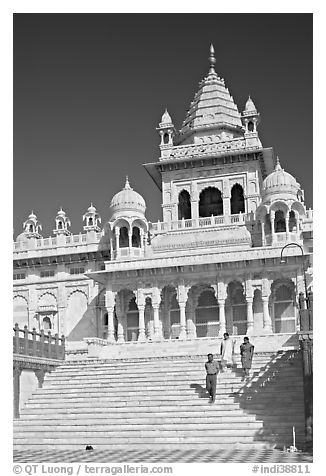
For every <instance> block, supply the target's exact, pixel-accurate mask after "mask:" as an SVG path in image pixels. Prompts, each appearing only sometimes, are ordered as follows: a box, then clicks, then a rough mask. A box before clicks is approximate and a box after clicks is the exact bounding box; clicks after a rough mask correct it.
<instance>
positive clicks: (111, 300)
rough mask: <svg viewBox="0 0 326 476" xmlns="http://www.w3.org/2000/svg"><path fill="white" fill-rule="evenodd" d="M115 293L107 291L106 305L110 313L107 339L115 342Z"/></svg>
mask: <svg viewBox="0 0 326 476" xmlns="http://www.w3.org/2000/svg"><path fill="white" fill-rule="evenodd" d="M115 294H116V293H114V292H113V291H112V290H110V289H107V290H106V291H105V307H106V310H107V313H108V337H107V340H108V341H109V342H111V343H113V342H115V337H114V304H115Z"/></svg>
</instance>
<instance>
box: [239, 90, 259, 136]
mask: <svg viewBox="0 0 326 476" xmlns="http://www.w3.org/2000/svg"><path fill="white" fill-rule="evenodd" d="M241 118H242V122H243V125H244V127H245V131H246V133H257V126H258V124H259V122H260V116H259V113H258V112H257V109H256V106H255V104H254V102H253V100H252V99H251V97H250V95H249V97H248V99H247V102H246V105H245V108H244V111H243V112H242V117H241Z"/></svg>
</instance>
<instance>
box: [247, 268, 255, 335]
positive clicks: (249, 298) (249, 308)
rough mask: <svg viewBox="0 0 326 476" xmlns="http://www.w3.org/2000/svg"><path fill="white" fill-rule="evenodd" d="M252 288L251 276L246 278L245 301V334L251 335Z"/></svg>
mask: <svg viewBox="0 0 326 476" xmlns="http://www.w3.org/2000/svg"><path fill="white" fill-rule="evenodd" d="M253 298H254V295H253V289H252V281H251V276H248V277H247V278H246V303H247V332H246V333H247V334H248V335H252V334H253V330H254V313H253V308H252V305H253V300H254V299H253Z"/></svg>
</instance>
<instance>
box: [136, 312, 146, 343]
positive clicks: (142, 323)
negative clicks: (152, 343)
mask: <svg viewBox="0 0 326 476" xmlns="http://www.w3.org/2000/svg"><path fill="white" fill-rule="evenodd" d="M138 316H139V334H138V341H139V342H146V333H145V304H140V305H138Z"/></svg>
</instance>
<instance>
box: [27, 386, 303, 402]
mask: <svg viewBox="0 0 326 476" xmlns="http://www.w3.org/2000/svg"><path fill="white" fill-rule="evenodd" d="M297 389H299V388H293V387H292V388H289V389H288V392H286V395H285V396H284V395H283V394H280V393H279V388H271V389H259V391H258V390H257V389H250V388H249V389H240V390H237V389H235V388H232V389H231V388H230V389H223V388H218V387H217V389H216V395H217V396H218V397H220V398H224V397H226V396H231V397H232V396H246V397H251V398H271V397H275V398H277V399H281V400H282V401H284V402H285V401H289V402H291V401H292V400H298V401H301V399H302V395H301V393H298V391H297ZM255 390H257V391H255ZM122 395H123V398H124V399H128V400H135V399H140V400H141V399H145V400H151V399H155V398H157V397H163V396H164V398H165V399H171V398H172V397H174V396H175V397H180V398H185V399H196V398H206V396H207V397H208V393H207V391H206V390H205V388H204V387H202V388H200V389H197V388H196V389H189V388H188V389H187V388H183V389H182V388H181V389H164V388H163V389H161V388H155V389H150V391H148V392H147V393H145V392H144V390H137V389H132V390H127V389H124V390H123V392H121V391H120V390H119V391H117V390H115V389H109V390H107V391H99V392H96V391H94V390H93V391H92V392H88V391H86V392H79V393H78V392H76V391H74V392H61V393H60V392H56V393H46V392H42V393H35V394H33V395H32V396H31V398H30V400H29V401H33V402H34V401H35V402H36V401H37V402H41V401H42V402H48V401H50V400H52V399H53V398H55V400H56V401H60V402H63V401H66V402H70V403H71V402H74V401H87V400H94V399H97V400H103V399H104V400H108V399H110V398H112V399H113V400H116V399H119V400H121V398H122Z"/></svg>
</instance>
